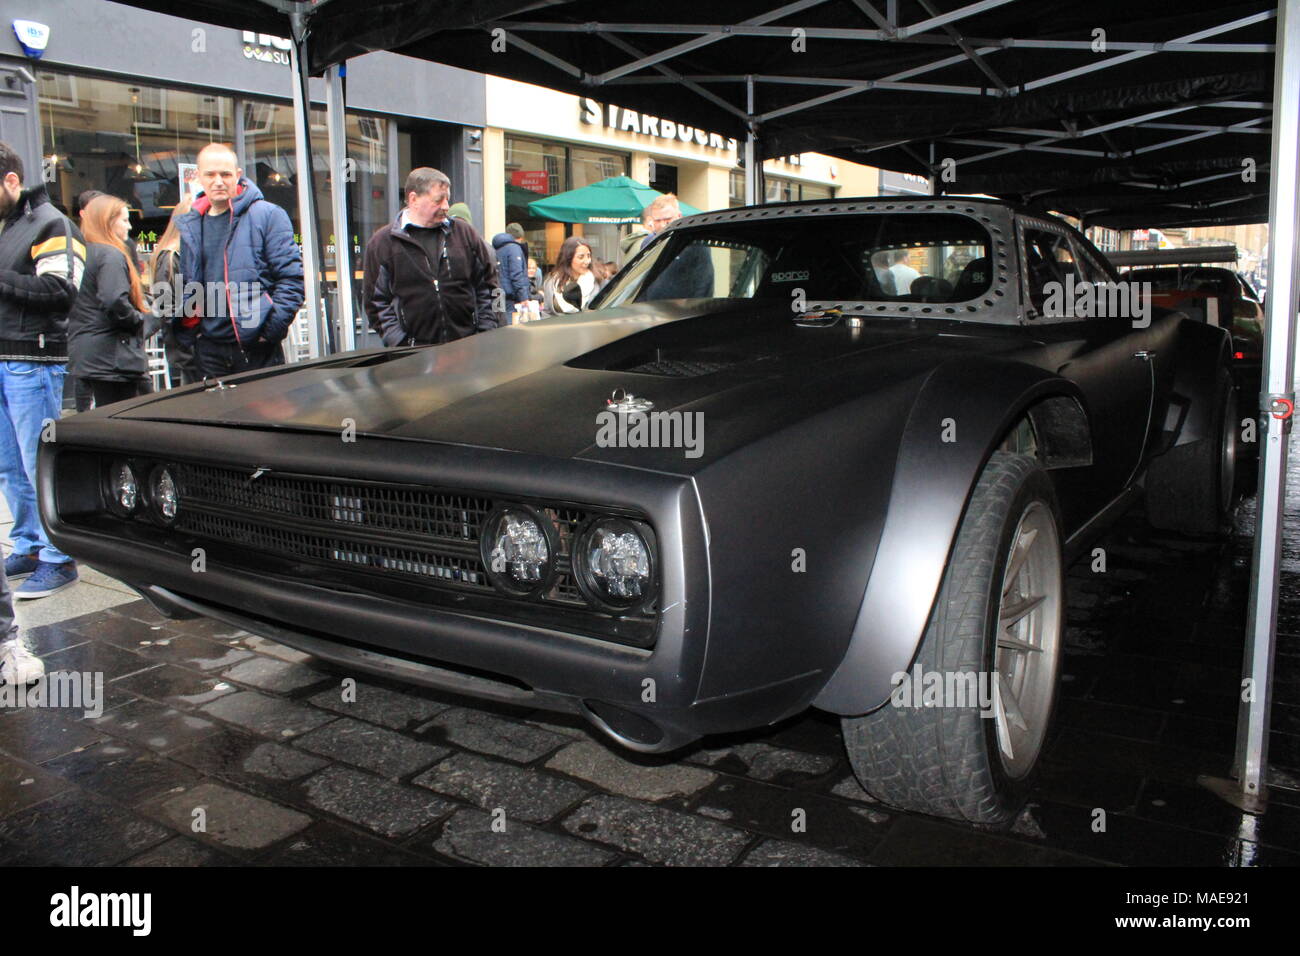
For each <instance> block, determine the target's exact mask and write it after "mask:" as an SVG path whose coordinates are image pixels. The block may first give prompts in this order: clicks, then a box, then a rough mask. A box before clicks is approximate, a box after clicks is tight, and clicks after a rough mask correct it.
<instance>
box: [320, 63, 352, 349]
mask: <svg viewBox="0 0 1300 956" xmlns="http://www.w3.org/2000/svg"><path fill="white" fill-rule="evenodd" d="M346 72H347V67H345V66H340V65H337V64H336V65H334V66H331V67H330V68H329V69H328V70H327V71H326V72H325V82H326V86H325V123H326V125H327V126H328V127H329V144H330V146H329V150H330V204H331V206H332V208H333V210H334V274H335V275H336V276H337V280H336V282H335V285H334V289H335V295H336V297H337V298H336V301H337V302H338V333H339V338H338V342H339V348H340V349H342V350H343V351H344V352H351V351H352V350H353V349H354V348H356V333H357V328H356V323H355V322H354V320H353V316H352V306H353V300H352V268H353V267H352V242H351V237H352V224H351V223H350V222H348V183H349V182H350V181H351V180H352V176H351V174H350V170H349V168H348V138H347V125H346V124H347V118H346V115H345V113H344V109H345V106H344V99H343V77H344V75H345V74H346Z"/></svg>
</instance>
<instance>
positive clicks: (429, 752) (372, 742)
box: [294, 717, 451, 779]
mask: <svg viewBox="0 0 1300 956" xmlns="http://www.w3.org/2000/svg"><path fill="white" fill-rule="evenodd" d="M294 745H295V746H297V747H301V748H302V749H303V750H309V751H311V752H312V753H314V754H318V755H320V756H322V757H327V758H329V759H330V760H339V761H342V762H343V763H350V764H354V765H356V766H358V767H362V768H364V769H366V770H371V771H374V772H375V773H377V774H380V775H382V776H385V777H391V778H393V779H397V778H399V777H406V776H409V775H410V774H413V773H415V772H416V771H418V770H423V769H424V768H425V767H428V766H429V765H430V764H432V763H433V762H434V761H436V760H441V759H442V758H443V757H445V756H447V755H448V754H449V753H451V749H450V748H448V747H438V746H435V745H434V744H430V743H426V742H424V741H421V740H412V739H411V738H410V737H404V736H402V735H401V734H399V733H397V732H396V731H392V730H387V729H385V728H383V727H376V726H375V725H374V724H367V723H365V722H364V721H360V720H353V719H352V718H351V717H340V718H338V719H337V720H335V721H333V722H332V723H329V724H326V725H325V726H324V727H320V728H319V729H317V730H313V731H311V732H310V733H307V734H304V735H303V736H301V737H299V738H298V739H297V740H295V741H294Z"/></svg>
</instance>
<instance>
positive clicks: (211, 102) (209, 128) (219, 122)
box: [194, 96, 226, 136]
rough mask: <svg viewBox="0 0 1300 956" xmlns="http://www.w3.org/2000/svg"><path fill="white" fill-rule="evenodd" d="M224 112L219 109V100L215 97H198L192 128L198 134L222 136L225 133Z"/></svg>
mask: <svg viewBox="0 0 1300 956" xmlns="http://www.w3.org/2000/svg"><path fill="white" fill-rule="evenodd" d="M225 118H226V111H225V110H223V109H222V108H221V98H220V97H217V96H200V97H199V109H198V113H197V114H196V115H195V117H194V126H195V129H197V130H198V131H199V132H200V133H212V134H214V135H216V136H222V135H224V134H225V132H226V123H225Z"/></svg>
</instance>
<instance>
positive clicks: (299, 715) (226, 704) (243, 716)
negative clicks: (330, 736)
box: [200, 690, 338, 740]
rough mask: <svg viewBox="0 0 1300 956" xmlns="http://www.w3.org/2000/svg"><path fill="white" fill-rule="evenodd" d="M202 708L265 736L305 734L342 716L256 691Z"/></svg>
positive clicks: (230, 696) (246, 691) (217, 701)
mask: <svg viewBox="0 0 1300 956" xmlns="http://www.w3.org/2000/svg"><path fill="white" fill-rule="evenodd" d="M200 709H201V711H202V712H203V713H205V714H209V715H211V716H213V717H216V718H217V719H218V720H224V721H226V722H227V723H231V724H236V725H237V726H239V727H243V728H244V729H245V730H249V731H252V732H253V733H255V734H261V735H262V736H264V737H272V738H276V739H281V740H283V739H287V738H289V737H296V736H298V735H299V734H305V733H306V732H307V731H309V730H313V729H315V728H316V727H319V726H321V724H327V723H329V722H330V721H331V720H337V719H338V718H336V717H335V716H334V715H333V714H327V713H325V712H323V711H320V710H316V709H315V708H312V707H307V706H304V705H303V704H297V703H294V702H293V701H288V700H283V699H282V698H279V697H270V696H268V695H266V694H263V693H260V692H258V691H255V690H245V691H240V692H239V693H237V694H229V695H227V696H225V697H221V698H218V699H217V700H214V701H213V702H212V703H210V704H204V705H203V707H202V708H200Z"/></svg>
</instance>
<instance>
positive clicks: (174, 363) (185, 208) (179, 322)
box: [149, 196, 203, 385]
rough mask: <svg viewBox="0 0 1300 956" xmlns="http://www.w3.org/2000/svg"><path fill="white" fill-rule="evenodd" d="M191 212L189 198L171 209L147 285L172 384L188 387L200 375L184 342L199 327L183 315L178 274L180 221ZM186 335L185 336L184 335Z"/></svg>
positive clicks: (182, 291) (181, 290)
mask: <svg viewBox="0 0 1300 956" xmlns="http://www.w3.org/2000/svg"><path fill="white" fill-rule="evenodd" d="M189 211H190V198H189V197H188V196H182V197H181V199H180V201H179V202H178V203H177V204H176V208H175V209H173V210H172V218H171V221H170V222H168V223H167V229H166V231H165V232H163V234H162V238H161V239H159V240H158V244H157V245H155V246H154V250H153V258H152V259H151V260H150V264H149V283H150V292H151V294H152V297H151V300H150V303H149V305H150V309H151V311H152V312H153V314H154V315H155V316H156V317H157V318H158V319H159V321H161V322H162V341H163V350H164V351H165V352H166V355H167V369H168V371H169V372H170V374H171V378H172V380H173V382H179V383H180V384H181V385H190V384H192V383H194V382H201V381H203V372H202V371H201V370H200V369H199V366H198V363H197V362H196V361H195V358H194V350H193V349H192V348H187V347H186V346H185V342H186V341H187V340H190V339H192V338H193V330H194V329H195V328H196V327H197V326H198V324H199V319H198V316H192V317H187V316H186V315H185V294H184V290H185V284H184V276H182V275H181V264H180V263H181V232H180V225H179V223H180V219H181V217H182V216H184V215H185V214H186V213H187V212H189ZM187 333H188V334H187Z"/></svg>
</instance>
